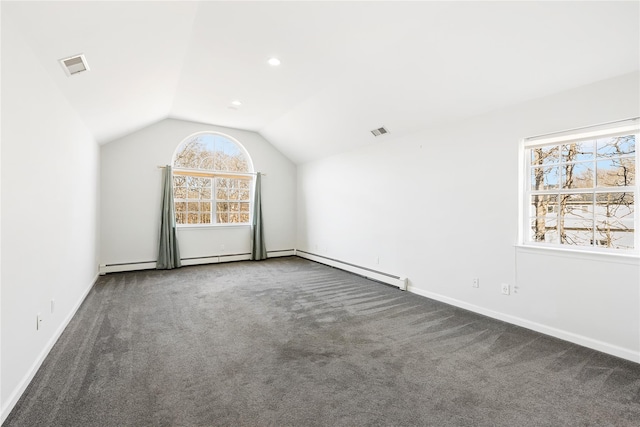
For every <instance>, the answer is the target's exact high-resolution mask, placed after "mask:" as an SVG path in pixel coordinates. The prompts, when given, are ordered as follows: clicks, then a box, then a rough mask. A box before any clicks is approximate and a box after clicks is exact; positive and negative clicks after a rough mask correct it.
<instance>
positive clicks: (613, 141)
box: [598, 135, 636, 157]
mask: <svg viewBox="0 0 640 427" xmlns="http://www.w3.org/2000/svg"><path fill="white" fill-rule="evenodd" d="M635 152H636V137H635V135H625V136H617V137H614V138H605V139H599V140H598V157H615V156H620V155H624V154H633V153H635Z"/></svg>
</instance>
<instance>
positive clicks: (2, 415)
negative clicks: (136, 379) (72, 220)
mask: <svg viewBox="0 0 640 427" xmlns="http://www.w3.org/2000/svg"><path fill="white" fill-rule="evenodd" d="M98 277H99V274H96V275H95V276H94V278H93V280H92V281H91V285H90V286H88V287H87V289H85V290H84V292H83V293H82V295H81V296H80V298H79V299H78V301H77V302H76V304H75V305H74V306H73V308H72V309H71V311H70V312H69V314H68V315H67V317H65V318H64V320H63V321H62V323H61V324H60V326H59V327H58V329H57V330H56V331H55V332H54V334H53V335H52V336H51V338H50V339H49V341H48V342H47V345H46V346H45V347H44V348H43V349H42V351H41V352H40V354H39V355H38V357H37V358H36V360H35V362H33V365H31V367H30V368H29V371H28V372H27V373H26V375H25V376H24V377H23V378H22V381H20V383H19V384H18V386H17V387H16V388H15V390H14V391H13V392H12V393H11V395H10V396H9V399H8V400H7V403H5V405H4V406H3V407H2V409H1V410H0V424H2V423H4V421H5V420H6V419H7V417H8V416H9V414H10V413H11V410H12V409H13V407H14V406H15V405H16V403H18V400H20V397H22V394H23V393H24V391H25V390H26V389H27V387H28V386H29V383H31V380H33V377H34V376H35V375H36V373H37V372H38V369H40V366H42V362H44V359H46V357H47V355H48V354H49V352H50V351H51V349H52V348H53V346H54V345H55V343H56V342H57V341H58V339H59V338H60V335H62V332H64V330H65V328H66V327H67V326H68V325H69V322H71V319H73V316H75V314H76V312H77V311H78V309H79V308H80V306H81V305H82V303H83V302H84V300H85V299H86V298H87V295H89V292H91V289H93V287H94V286H95V284H96V282H97V281H98Z"/></svg>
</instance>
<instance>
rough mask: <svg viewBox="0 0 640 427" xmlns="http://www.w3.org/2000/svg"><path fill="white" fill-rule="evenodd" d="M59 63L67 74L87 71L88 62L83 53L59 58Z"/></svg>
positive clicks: (71, 74)
mask: <svg viewBox="0 0 640 427" xmlns="http://www.w3.org/2000/svg"><path fill="white" fill-rule="evenodd" d="M60 64H62V68H64V72H65V73H67V76H73V75H74V74H79V73H82V72H83V71H89V64H87V60H86V58H85V57H84V55H75V56H71V57H69V58H65V59H61V60H60Z"/></svg>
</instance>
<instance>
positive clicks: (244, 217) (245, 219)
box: [240, 213, 249, 223]
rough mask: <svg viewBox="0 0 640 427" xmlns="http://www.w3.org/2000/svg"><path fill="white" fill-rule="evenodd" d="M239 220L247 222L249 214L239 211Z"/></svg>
mask: <svg viewBox="0 0 640 427" xmlns="http://www.w3.org/2000/svg"><path fill="white" fill-rule="evenodd" d="M240 222H245V223H246V222H249V214H248V213H241V214H240Z"/></svg>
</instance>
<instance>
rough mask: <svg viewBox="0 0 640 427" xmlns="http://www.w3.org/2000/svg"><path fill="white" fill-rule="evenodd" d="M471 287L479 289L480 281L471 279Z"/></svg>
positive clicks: (475, 278)
mask: <svg viewBox="0 0 640 427" xmlns="http://www.w3.org/2000/svg"><path fill="white" fill-rule="evenodd" d="M471 286H472V287H474V288H479V287H480V279H478V278H477V277H474V278H473V281H472V282H471Z"/></svg>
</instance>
